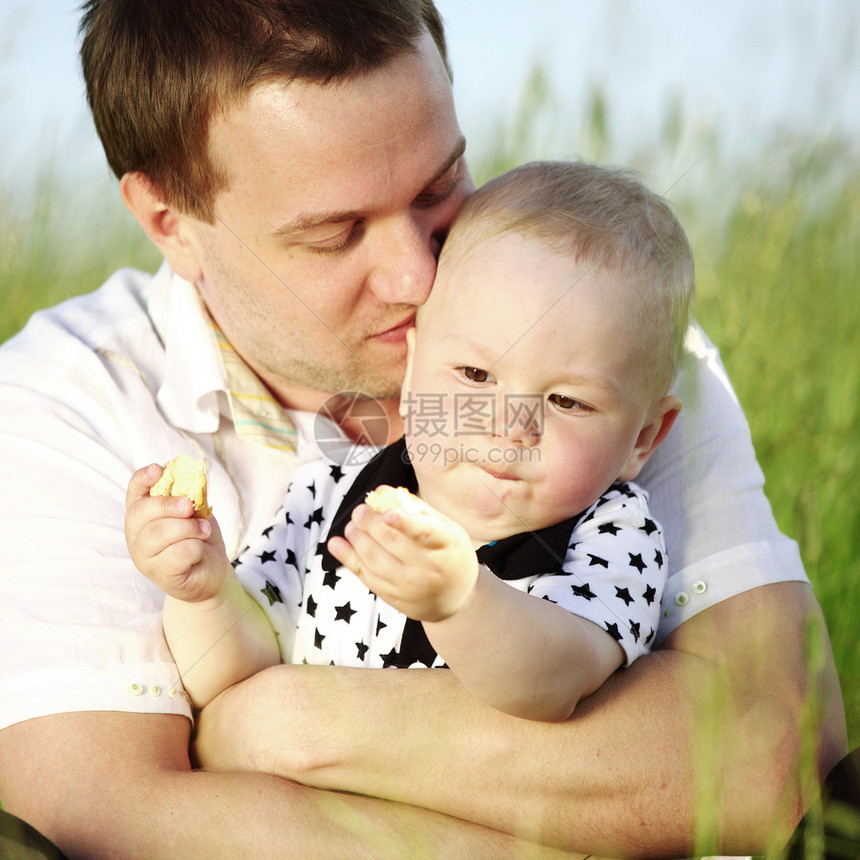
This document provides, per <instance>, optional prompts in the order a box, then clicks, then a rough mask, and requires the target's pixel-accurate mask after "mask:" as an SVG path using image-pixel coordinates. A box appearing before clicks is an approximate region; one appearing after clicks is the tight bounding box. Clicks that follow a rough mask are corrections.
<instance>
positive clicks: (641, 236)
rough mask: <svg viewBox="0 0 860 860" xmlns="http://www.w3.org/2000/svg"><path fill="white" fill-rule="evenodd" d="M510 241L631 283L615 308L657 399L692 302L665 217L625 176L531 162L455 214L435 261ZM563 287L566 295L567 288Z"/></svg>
mask: <svg viewBox="0 0 860 860" xmlns="http://www.w3.org/2000/svg"><path fill="white" fill-rule="evenodd" d="M508 232H511V233H516V234H518V235H521V236H524V237H529V238H534V239H537V240H539V241H543V242H546V243H547V245H549V246H550V247H551V248H552V249H553V250H554V251H556V252H560V253H564V254H570V255H571V256H572V257H573V258H574V259H575V260H576V261H577V263H579V264H581V265H584V266H586V267H592V266H593V267H595V268H600V269H603V270H610V271H617V272H619V273H623V274H625V275H632V276H633V283H634V284H635V290H633V291H631V293H630V294H629V296H628V297H627V307H624V308H618V312H619V313H621V314H624V313H626V314H628V315H632V316H630V318H631V319H632V322H633V323H634V325H636V327H637V330H638V331H641V332H642V333H643V335H645V337H644V339H643V340H644V343H645V345H646V348H647V349H648V353H649V361H650V363H651V365H652V367H651V368H650V370H651V379H652V381H653V384H654V386H655V389H656V390H657V391H658V392H659V396H662V395H663V394H665V393H666V391H667V390H668V389H669V387H670V386H671V384H672V381H673V379H674V377H675V374H676V373H677V370H678V366H679V364H680V362H681V357H682V355H683V347H684V337H685V333H686V331H687V327H688V326H689V322H690V313H691V304H692V300H693V293H694V268H693V254H692V251H691V249H690V244H689V242H688V241H687V236H686V234H685V233H684V230H683V228H682V227H681V225H680V223H679V222H678V219H677V218H676V217H675V215H674V213H673V211H672V208H671V207H670V206H669V204H668V203H667V202H666V200H665V199H664V198H662V197H660V196H659V195H657V194H655V193H654V192H653V191H651V190H650V189H649V188H647V187H646V186H645V185H644V183H643V182H641V181H640V180H639V179H638V178H637V177H636V175H635V174H634V173H633V172H632V171H626V170H622V169H619V168H611V167H603V166H598V165H596V164H590V163H587V162H563V161H558V162H555V161H546V162H533V163H531V164H526V165H523V166H522V167H518V168H515V169H514V170H511V171H509V172H508V173H505V174H502V175H501V176H498V177H496V178H495V179H492V180H490V181H489V182H488V183H487V184H486V185H484V186H483V187H482V188H480V189H479V190H478V191H477V192H475V194H473V195H472V196H471V197H470V198H469V199H468V200H467V201H466V203H465V204H464V205H463V208H462V209H461V210H460V212H459V214H458V216H457V218H456V220H455V222H454V224H453V226H452V228H451V231H450V233H449V235H448V238H447V240H446V242H445V246H444V248H443V251H442V253H443V255H445V254H451V253H454V254H457V253H464V252H468V250H469V248H473V247H475V246H476V245H478V244H480V243H481V242H483V241H484V240H486V239H489V238H491V237H493V236H498V235H500V234H502V233H508ZM571 286H572V285H571Z"/></svg>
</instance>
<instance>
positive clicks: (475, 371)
mask: <svg viewBox="0 0 860 860" xmlns="http://www.w3.org/2000/svg"><path fill="white" fill-rule="evenodd" d="M460 370H462V372H463V376H465V377H466V379H468V380H470V381H471V382H489V381H490V379H491V378H492V377H491V376H490V374H489V373H488V372H487V371H486V370H481V368H480V367H461V368H460Z"/></svg>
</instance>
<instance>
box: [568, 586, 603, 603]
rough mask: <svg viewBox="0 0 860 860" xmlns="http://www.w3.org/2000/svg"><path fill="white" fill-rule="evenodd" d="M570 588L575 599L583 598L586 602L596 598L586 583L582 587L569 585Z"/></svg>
mask: <svg viewBox="0 0 860 860" xmlns="http://www.w3.org/2000/svg"><path fill="white" fill-rule="evenodd" d="M570 587H571V589H572V590H573V593H574V594H575V595H576V596H577V597H584V598H585V599H586V600H591V599H592V598H594V597H597V595H596V594H595V593H594V592H593V591H592V590H591V586H590V585H589V584H588V583H587V582H586V583H585V584H584V585H571V586H570Z"/></svg>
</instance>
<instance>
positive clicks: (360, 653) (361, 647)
mask: <svg viewBox="0 0 860 860" xmlns="http://www.w3.org/2000/svg"><path fill="white" fill-rule="evenodd" d="M355 650H356V655H355V656H356V657H358V659H359V660H361V661H362V662H363V661H364V656H365V654H367V645H365V644H364V642H356V643H355Z"/></svg>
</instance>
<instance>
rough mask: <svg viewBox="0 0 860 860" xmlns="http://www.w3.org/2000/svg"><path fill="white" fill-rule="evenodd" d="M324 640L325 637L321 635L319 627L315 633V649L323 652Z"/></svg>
mask: <svg viewBox="0 0 860 860" xmlns="http://www.w3.org/2000/svg"><path fill="white" fill-rule="evenodd" d="M323 639H325V636H324V635H323V634H322V633H320V629H319V627H317V629H316V631H315V632H314V648H318V649H320V650H322V644H323Z"/></svg>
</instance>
